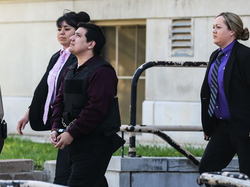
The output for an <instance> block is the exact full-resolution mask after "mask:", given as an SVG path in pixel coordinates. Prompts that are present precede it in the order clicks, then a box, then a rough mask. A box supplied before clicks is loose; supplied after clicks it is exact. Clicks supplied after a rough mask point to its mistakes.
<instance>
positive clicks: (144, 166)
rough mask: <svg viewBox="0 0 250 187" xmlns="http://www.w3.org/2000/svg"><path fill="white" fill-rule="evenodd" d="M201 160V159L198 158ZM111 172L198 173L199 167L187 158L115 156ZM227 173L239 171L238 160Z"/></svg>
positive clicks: (111, 164)
mask: <svg viewBox="0 0 250 187" xmlns="http://www.w3.org/2000/svg"><path fill="white" fill-rule="evenodd" d="M198 159H199V160H200V158H198ZM108 170H109V171H121V172H127V171H129V172H134V171H135V172H138V171H140V172H144V171H145V172H151V171H156V172H197V171H198V166H196V165H194V164H193V163H192V162H191V161H190V160H188V159H187V158H185V157H135V158H132V157H123V158H122V157H120V156H113V157H112V159H111V161H110V163H109V166H108ZM225 170H227V171H238V170H239V165H238V158H234V159H233V160H232V161H231V162H230V164H229V165H228V167H227V168H225Z"/></svg>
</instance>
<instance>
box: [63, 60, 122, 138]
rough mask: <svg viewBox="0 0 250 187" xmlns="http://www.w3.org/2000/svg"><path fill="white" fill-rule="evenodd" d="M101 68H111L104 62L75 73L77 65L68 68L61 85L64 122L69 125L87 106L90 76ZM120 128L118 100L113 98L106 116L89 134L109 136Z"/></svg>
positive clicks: (97, 62) (93, 64)
mask: <svg viewBox="0 0 250 187" xmlns="http://www.w3.org/2000/svg"><path fill="white" fill-rule="evenodd" d="M101 66H106V67H109V68H112V69H113V67H112V66H111V65H110V64H109V63H108V62H106V61H103V60H99V61H96V62H94V63H92V64H90V65H88V66H86V67H84V68H83V69H81V70H79V71H78V72H76V73H75V70H76V68H77V63H76V64H74V65H72V67H70V68H69V70H68V72H67V74H66V76H65V79H64V83H63V84H64V85H63V95H64V111H63V119H64V122H65V123H66V124H67V125H69V124H70V122H72V121H73V120H74V119H76V117H77V116H78V115H79V114H80V112H81V111H82V109H83V108H84V107H85V106H86V105H87V101H88V94H87V90H88V87H89V77H90V75H91V74H92V73H93V72H94V71H95V70H96V69H98V68H100V67H101ZM120 126H121V120H120V112H119V106H118V98H117V97H116V98H114V100H113V102H112V104H111V107H110V109H109V112H108V114H107V116H106V117H105V118H104V120H102V122H101V123H100V124H99V125H98V126H97V127H96V128H95V129H94V130H93V131H92V132H91V134H103V133H104V134H105V135H106V136H110V135H112V134H114V133H116V132H117V131H119V128H120Z"/></svg>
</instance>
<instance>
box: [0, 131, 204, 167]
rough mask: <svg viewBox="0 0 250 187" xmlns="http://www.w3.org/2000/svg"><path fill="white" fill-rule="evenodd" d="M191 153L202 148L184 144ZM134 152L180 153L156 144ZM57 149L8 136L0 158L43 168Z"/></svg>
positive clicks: (195, 153) (54, 157)
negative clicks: (29, 163) (24, 161)
mask: <svg viewBox="0 0 250 187" xmlns="http://www.w3.org/2000/svg"><path fill="white" fill-rule="evenodd" d="M184 147H185V148H186V149H187V150H188V151H190V152H191V153H192V154H193V155H195V156H197V157H200V156H202V154H203V151H204V149H203V148H194V147H192V146H191V145H187V146H184ZM124 153H125V155H127V154H128V147H127V146H125V151H124ZM136 154H137V155H140V156H147V157H181V156H182V155H181V154H180V153H179V152H178V151H176V150H175V149H173V148H170V147H167V146H166V147H162V146H157V145H152V146H150V145H140V144H137V145H136ZM56 155H57V149H55V148H54V147H53V146H52V144H51V143H35V142H32V141H31V140H28V139H20V138H18V137H16V136H15V137H14V136H8V138H7V139H6V140H5V143H4V147H3V150H2V153H1V154H0V159H32V160H33V161H34V165H35V170H43V164H44V162H45V161H46V160H56ZM114 155H115V156H120V155H121V149H119V150H118V151H116V152H115V153H114Z"/></svg>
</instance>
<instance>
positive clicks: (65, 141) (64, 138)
mask: <svg viewBox="0 0 250 187" xmlns="http://www.w3.org/2000/svg"><path fill="white" fill-rule="evenodd" d="M73 140H74V137H73V136H71V134H69V133H68V132H64V133H62V134H61V135H59V136H58V137H57V144H56V145H55V146H54V147H55V148H59V149H64V148H65V146H67V145H69V144H71V143H72V141H73Z"/></svg>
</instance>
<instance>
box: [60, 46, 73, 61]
mask: <svg viewBox="0 0 250 187" xmlns="http://www.w3.org/2000/svg"><path fill="white" fill-rule="evenodd" d="M63 52H65V54H66V55H65V59H68V57H69V55H70V54H71V52H70V51H69V47H68V48H67V49H63V48H62V49H61V51H60V56H61V55H62V53H63Z"/></svg>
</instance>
